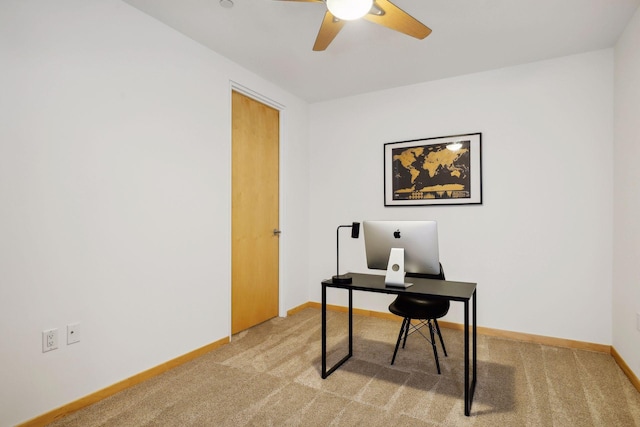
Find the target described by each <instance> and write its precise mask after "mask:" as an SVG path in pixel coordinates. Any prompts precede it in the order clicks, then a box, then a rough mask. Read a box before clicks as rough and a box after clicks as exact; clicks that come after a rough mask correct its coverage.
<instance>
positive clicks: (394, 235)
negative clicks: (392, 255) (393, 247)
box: [393, 229, 400, 239]
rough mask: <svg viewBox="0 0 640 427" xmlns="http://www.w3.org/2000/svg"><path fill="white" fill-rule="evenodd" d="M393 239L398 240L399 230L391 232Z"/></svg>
mask: <svg viewBox="0 0 640 427" xmlns="http://www.w3.org/2000/svg"><path fill="white" fill-rule="evenodd" d="M393 237H395V238H396V239H399V238H400V229H397V230H396V231H394V232H393Z"/></svg>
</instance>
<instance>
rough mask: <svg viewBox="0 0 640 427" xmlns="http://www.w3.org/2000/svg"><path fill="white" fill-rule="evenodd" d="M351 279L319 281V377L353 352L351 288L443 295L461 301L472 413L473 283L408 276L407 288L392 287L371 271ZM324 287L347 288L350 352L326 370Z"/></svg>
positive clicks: (468, 405) (466, 380)
mask: <svg viewBox="0 0 640 427" xmlns="http://www.w3.org/2000/svg"><path fill="white" fill-rule="evenodd" d="M349 274H350V275H351V277H353V283H348V284H345V283H333V281H332V280H331V279H328V280H324V281H323V282H322V378H323V379H324V378H327V377H328V376H329V375H331V373H333V371H335V370H336V369H338V368H339V367H340V365H342V364H343V363H344V362H346V361H347V359H349V358H350V357H351V356H352V355H353V291H365V292H378V293H384V294H396V295H399V294H408V295H420V296H428V297H433V298H443V299H448V300H451V301H461V302H463V303H464V414H465V415H466V416H469V414H470V413H471V403H472V401H473V392H474V391H475V388H476V366H477V363H476V350H477V345H476V284H475V283H466V282H451V281H448V280H431V279H419V278H415V277H408V278H407V279H406V280H407V282H410V283H413V286H410V287H408V288H394V287H389V286H386V285H385V284H384V278H385V276H380V275H374V274H360V273H349ZM327 288H340V289H347V290H348V291H349V353H348V354H347V355H346V356H345V357H343V358H342V359H341V360H340V361H338V363H336V364H335V365H334V366H333V367H331V368H329V369H328V370H327ZM470 301H471V313H472V314H471V317H472V319H473V325H472V330H473V332H472V336H473V347H472V359H473V363H472V366H473V374H472V378H471V381H469V302H470Z"/></svg>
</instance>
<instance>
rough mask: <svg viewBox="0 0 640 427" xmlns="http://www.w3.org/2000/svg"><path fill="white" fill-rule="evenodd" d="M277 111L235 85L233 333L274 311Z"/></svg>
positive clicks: (233, 102) (270, 316) (275, 291)
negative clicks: (240, 91) (236, 89)
mask: <svg viewBox="0 0 640 427" xmlns="http://www.w3.org/2000/svg"><path fill="white" fill-rule="evenodd" d="M279 116H280V113H279V111H278V110H276V109H274V108H271V107H269V106H267V105H264V104H262V103H260V102H258V101H256V100H254V99H252V98H249V97H247V96H245V95H243V94H241V93H238V92H235V91H233V94H232V138H231V139H232V150H231V151H232V168H233V170H232V177H231V179H232V183H231V187H232V200H231V204H232V208H231V209H232V221H231V223H232V226H231V257H232V260H231V270H232V274H231V280H232V284H231V333H232V334H236V333H238V332H240V331H243V330H245V329H248V328H250V327H252V326H254V325H257V324H259V323H262V322H264V321H265V320H269V319H271V318H273V317H276V316H277V315H278V290H279V286H278V259H279V258H278V248H279V244H278V241H279V235H278V234H277V233H274V230H277V229H278V228H279V221H278V207H279V194H278V190H279V180H278V177H279V172H278V170H279V139H280V137H279V121H280V119H279Z"/></svg>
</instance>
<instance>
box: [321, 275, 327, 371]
mask: <svg viewBox="0 0 640 427" xmlns="http://www.w3.org/2000/svg"><path fill="white" fill-rule="evenodd" d="M322 378H323V379H324V378H327V286H326V285H322Z"/></svg>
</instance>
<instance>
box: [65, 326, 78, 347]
mask: <svg viewBox="0 0 640 427" xmlns="http://www.w3.org/2000/svg"><path fill="white" fill-rule="evenodd" d="M78 341H80V323H72V324H69V325H67V345H69V344H74V343H77V342H78Z"/></svg>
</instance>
